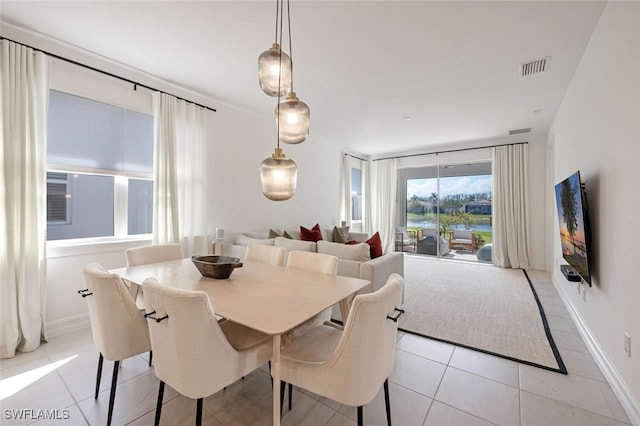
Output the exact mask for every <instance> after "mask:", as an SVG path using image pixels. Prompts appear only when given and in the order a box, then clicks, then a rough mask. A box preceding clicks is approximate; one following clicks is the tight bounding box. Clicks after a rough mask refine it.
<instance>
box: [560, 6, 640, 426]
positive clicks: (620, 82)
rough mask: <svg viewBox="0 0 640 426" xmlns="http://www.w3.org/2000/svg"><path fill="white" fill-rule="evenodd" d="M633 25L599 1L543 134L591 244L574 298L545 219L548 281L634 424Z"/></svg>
mask: <svg viewBox="0 0 640 426" xmlns="http://www.w3.org/2000/svg"><path fill="white" fill-rule="evenodd" d="M639 22H640V3H637V2H609V3H608V5H607V7H606V9H605V11H604V13H603V15H602V18H601V20H600V23H599V25H598V27H597V28H596V31H595V32H594V34H593V36H592V39H591V41H590V43H589V45H588V47H587V49H586V51H585V54H584V56H583V58H582V61H581V63H580V66H579V68H578V70H577V72H576V74H575V76H574V78H573V81H572V82H571V85H570V87H569V89H568V90H567V93H566V96H565V98H564V101H563V103H562V106H561V108H560V110H559V112H558V114H557V116H556V119H555V122H554V125H553V128H552V130H551V132H550V134H549V141H550V143H553V163H554V175H553V176H554V183H557V182H559V181H560V180H562V179H564V178H566V177H567V176H568V175H569V174H571V173H573V172H575V171H576V170H580V173H581V176H582V178H583V180H584V181H585V182H586V191H587V200H588V205H589V213H590V216H591V227H592V231H593V243H594V244H593V246H594V251H593V255H594V256H593V259H594V262H593V287H591V288H587V289H586V293H583V295H582V296H581V295H578V292H577V291H576V285H575V283H569V282H568V281H566V280H565V279H564V277H563V276H562V275H561V273H560V271H559V268H558V266H557V265H558V263H563V262H562V259H561V253H560V241H559V237H558V236H557V235H558V231H557V229H558V224H557V218H554V221H555V222H552V223H555V231H554V241H555V243H554V249H555V252H554V258H555V267H554V269H553V271H554V275H553V279H554V283H555V285H556V286H557V287H558V289H559V290H560V292H561V293H562V295H563V297H564V298H565V299H566V301H567V303H568V304H569V307H570V310H571V311H572V312H573V313H574V314H575V316H576V319H577V322H578V325H579V328H581V331H582V332H583V333H584V334H583V335H584V336H585V337H586V338H587V342H588V343H589V344H590V345H591V349H592V351H593V352H594V354H595V355H596V359H597V360H599V362H600V365H601V367H603V369H604V372H605V374H607V376H608V378H609V379H610V380H609V381H610V382H611V383H612V385H613V387H614V390H616V391H617V393H618V396H619V397H620V399H621V400H622V402H623V405H625V408H626V409H627V412H628V414H629V416H630V418H631V420H632V421H633V422H634V424H640V404H639V402H638V401H640V305H639V303H640V280H639V279H638V275H637V271H638V269H637V262H638V253H639V251H638V250H639V248H640V245H639V242H640V196H639V195H638V194H639V193H640V192H639V190H638V185H639V183H640V161H639V160H640V148H639V147H640V143H638V131H637V125H638V121H639V120H640V107H639V105H640V104H639V103H638V98H639V97H640V25H639V24H638V23H639ZM548 190H549V191H551V187H549V188H548ZM624 331H626V332H628V333H629V334H630V335H631V341H632V345H631V346H632V349H631V356H630V357H629V356H627V354H626V353H625V352H624V350H623V332H624Z"/></svg>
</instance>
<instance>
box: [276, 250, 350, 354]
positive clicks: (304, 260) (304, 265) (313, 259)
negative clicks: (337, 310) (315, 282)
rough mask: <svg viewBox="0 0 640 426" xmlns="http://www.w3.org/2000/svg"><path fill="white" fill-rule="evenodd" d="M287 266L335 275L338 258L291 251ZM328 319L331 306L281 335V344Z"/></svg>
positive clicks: (329, 319) (329, 318)
mask: <svg viewBox="0 0 640 426" xmlns="http://www.w3.org/2000/svg"><path fill="white" fill-rule="evenodd" d="M287 268H294V269H304V270H307V271H313V272H319V273H321V274H329V275H336V273H337V271H338V258H337V257H336V256H332V255H330V254H323V253H314V252H308V251H291V252H289V256H288V257H287ZM328 321H331V307H329V308H327V309H325V310H324V311H322V312H320V313H319V314H317V315H316V316H314V317H313V318H311V319H309V320H307V321H305V322H304V323H302V324H300V325H299V326H297V327H296V328H294V329H293V330H290V331H288V332H287V334H285V335H284V336H282V340H283V344H287V343H288V342H290V341H292V340H294V339H296V338H297V337H299V336H301V335H302V334H304V333H305V332H306V331H307V330H309V329H311V328H313V327H316V326H318V325H322V324H324V323H325V322H328Z"/></svg>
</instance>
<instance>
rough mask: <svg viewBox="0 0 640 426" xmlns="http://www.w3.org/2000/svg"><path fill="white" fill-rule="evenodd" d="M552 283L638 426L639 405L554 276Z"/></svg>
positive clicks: (630, 418)
mask: <svg viewBox="0 0 640 426" xmlns="http://www.w3.org/2000/svg"><path fill="white" fill-rule="evenodd" d="M552 281H553V285H554V287H555V288H556V291H557V292H558V294H559V295H560V298H561V299H562V302H563V303H564V305H565V306H566V308H567V310H568V311H569V314H570V315H571V318H572V319H573V322H574V323H575V325H576V327H577V328H578V332H579V333H580V335H581V336H582V339H583V340H584V342H585V344H586V345H587V348H588V349H589V352H590V353H591V355H592V356H593V359H594V361H595V363H596V364H597V365H598V367H599V368H600V371H601V372H602V375H603V376H604V378H605V379H606V380H607V382H608V383H609V385H610V386H611V389H612V390H613V393H614V394H615V395H616V397H617V398H618V401H620V404H621V405H622V407H623V408H624V410H625V412H626V413H627V416H628V417H629V420H631V424H633V425H640V403H639V402H638V401H637V400H636V399H635V397H634V396H633V394H632V393H631V390H630V389H629V387H627V385H626V383H625V382H624V379H623V378H622V376H621V375H620V373H618V370H617V369H616V368H615V366H614V365H613V364H612V363H611V361H610V360H609V358H608V357H607V354H606V353H605V352H604V350H603V349H602V347H601V346H600V344H599V343H598V341H597V340H596V338H595V337H594V336H593V333H591V330H590V329H589V327H588V326H587V324H586V323H585V322H584V321H583V320H582V318H581V317H580V315H579V314H578V312H577V311H576V309H575V308H574V306H573V304H572V303H571V301H570V300H569V299H568V298H567V297H566V296H565V295H564V293H563V292H562V291H560V285H559V284H558V282H557V281H556V277H555V276H554V277H553V278H552Z"/></svg>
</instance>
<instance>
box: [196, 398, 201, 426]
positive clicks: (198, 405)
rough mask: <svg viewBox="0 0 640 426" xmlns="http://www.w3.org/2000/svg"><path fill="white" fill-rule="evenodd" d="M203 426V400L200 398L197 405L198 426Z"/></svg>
mask: <svg viewBox="0 0 640 426" xmlns="http://www.w3.org/2000/svg"><path fill="white" fill-rule="evenodd" d="M201 425H202V398H198V403H197V404H196V426H201Z"/></svg>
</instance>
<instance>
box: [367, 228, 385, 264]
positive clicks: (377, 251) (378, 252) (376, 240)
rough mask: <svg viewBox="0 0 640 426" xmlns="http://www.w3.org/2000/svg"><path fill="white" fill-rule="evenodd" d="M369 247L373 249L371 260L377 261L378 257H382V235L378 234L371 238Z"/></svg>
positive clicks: (368, 241)
mask: <svg viewBox="0 0 640 426" xmlns="http://www.w3.org/2000/svg"><path fill="white" fill-rule="evenodd" d="M366 242H367V244H369V247H370V249H371V252H370V256H371V259H375V258H376V257H380V256H382V253H383V251H382V241H381V240H380V234H378V233H377V232H376V233H375V234H373V235H372V236H371V238H369V239H368V240H367V241H366Z"/></svg>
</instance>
